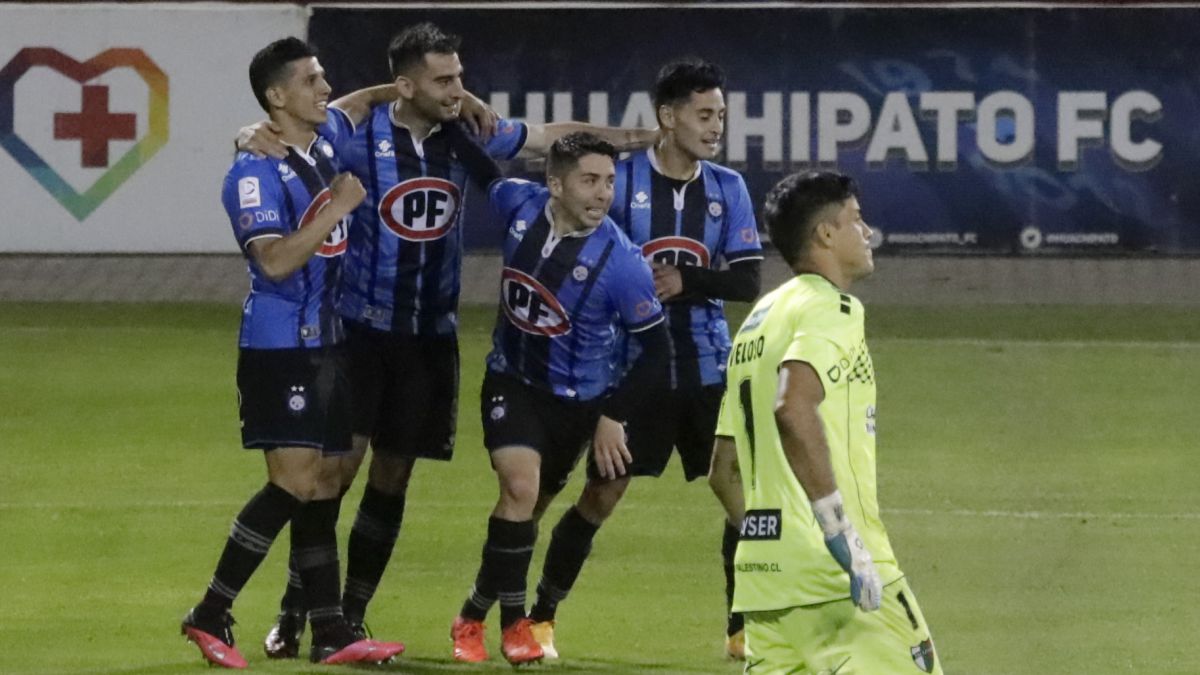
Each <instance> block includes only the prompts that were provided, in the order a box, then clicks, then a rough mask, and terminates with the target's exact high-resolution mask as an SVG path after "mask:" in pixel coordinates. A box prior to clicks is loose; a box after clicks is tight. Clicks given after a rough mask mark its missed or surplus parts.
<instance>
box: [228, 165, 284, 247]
mask: <svg viewBox="0 0 1200 675" xmlns="http://www.w3.org/2000/svg"><path fill="white" fill-rule="evenodd" d="M221 203H222V204H223V205H224V206H225V213H227V214H228V215H229V222H230V224H231V225H232V226H233V235H234V237H236V238H237V242H238V246H239V247H241V249H242V251H243V252H248V251H249V248H248V247H249V245H250V242H251V241H253V240H255V239H260V238H263V237H282V236H285V235H286V234H287V228H286V227H285V225H284V222H283V218H282V213H283V212H282V209H281V207H282V205H283V194H282V192H281V191H280V185H279V177H278V176H277V175H276V171H275V169H274V167H273V166H272V165H271V162H269V161H268V160H251V161H245V160H243V161H239V162H237V163H236V164H235V165H234V167H233V168H232V169H230V171H229V173H228V174H227V175H226V176H225V186H224V188H223V189H222V191H221Z"/></svg>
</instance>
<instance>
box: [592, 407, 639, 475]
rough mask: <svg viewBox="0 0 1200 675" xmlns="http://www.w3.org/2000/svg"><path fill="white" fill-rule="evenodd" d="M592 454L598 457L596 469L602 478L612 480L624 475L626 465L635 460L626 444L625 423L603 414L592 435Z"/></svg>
mask: <svg viewBox="0 0 1200 675" xmlns="http://www.w3.org/2000/svg"><path fill="white" fill-rule="evenodd" d="M592 454H593V455H595V457H596V469H597V470H598V471H599V472H600V477H601V478H604V479H608V480H611V479H613V478H617V477H619V476H624V475H625V467H626V466H627V465H628V464H629V463H630V462H632V461H633V455H631V454H629V447H628V446H626V445H625V425H624V424H621V423H620V422H618V421H616V420H614V419H613V418H611V417H608V416H606V415H601V416H600V421H599V422H597V423H596V433H595V434H594V435H593V436H592Z"/></svg>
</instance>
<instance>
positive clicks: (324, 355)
mask: <svg viewBox="0 0 1200 675" xmlns="http://www.w3.org/2000/svg"><path fill="white" fill-rule="evenodd" d="M237 388H238V416H239V417H241V420H242V447H245V448H252V449H257V450H273V449H275V448H293V447H301V448H319V449H320V450H322V451H324V452H325V453H326V454H335V453H341V452H349V450H350V448H351V440H350V382H349V380H348V378H347V376H346V355H345V352H344V350H343V349H342V348H341V347H325V348H321V349H302V348H301V349H241V350H239V351H238V365H237Z"/></svg>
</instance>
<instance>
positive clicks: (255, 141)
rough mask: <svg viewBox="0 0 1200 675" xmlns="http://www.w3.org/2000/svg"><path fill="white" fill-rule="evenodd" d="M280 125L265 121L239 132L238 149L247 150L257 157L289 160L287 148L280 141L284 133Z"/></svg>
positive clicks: (243, 128)
mask: <svg viewBox="0 0 1200 675" xmlns="http://www.w3.org/2000/svg"><path fill="white" fill-rule="evenodd" d="M282 131H283V130H282V129H280V128H279V125H277V124H275V123H274V122H272V121H270V120H263V121H262V122H258V123H257V124H252V125H250V126H248V127H242V128H241V129H239V130H238V135H237V149H238V150H245V151H246V152H249V153H251V154H253V155H254V156H255V157H267V156H271V157H274V158H275V159H285V158H287V154H288V151H287V146H286V145H284V144H283V141H282V140H280V138H279V134H281V133H282Z"/></svg>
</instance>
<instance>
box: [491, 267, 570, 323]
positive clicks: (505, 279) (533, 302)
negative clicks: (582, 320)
mask: <svg viewBox="0 0 1200 675" xmlns="http://www.w3.org/2000/svg"><path fill="white" fill-rule="evenodd" d="M500 306H501V307H503V308H504V314H505V316H507V317H508V320H509V321H511V322H512V323H513V325H514V326H516V327H517V328H520V329H521V330H522V331H524V332H526V333H530V334H533V335H545V336H546V337H558V336H559V335H566V334H567V333H569V332H571V320H570V319H569V318H567V312H566V310H564V309H563V306H562V305H561V304H559V302H558V298H556V297H554V294H553V293H551V292H550V291H549V289H547V288H546V287H545V286H543V285H542V284H541V283H540V282H539V281H538V280H537V279H534V278H533V277H531V276H529V275H528V274H525V273H524V272H522V271H520V270H515V269H513V268H511V267H505V268H504V271H503V272H501V273H500Z"/></svg>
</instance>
